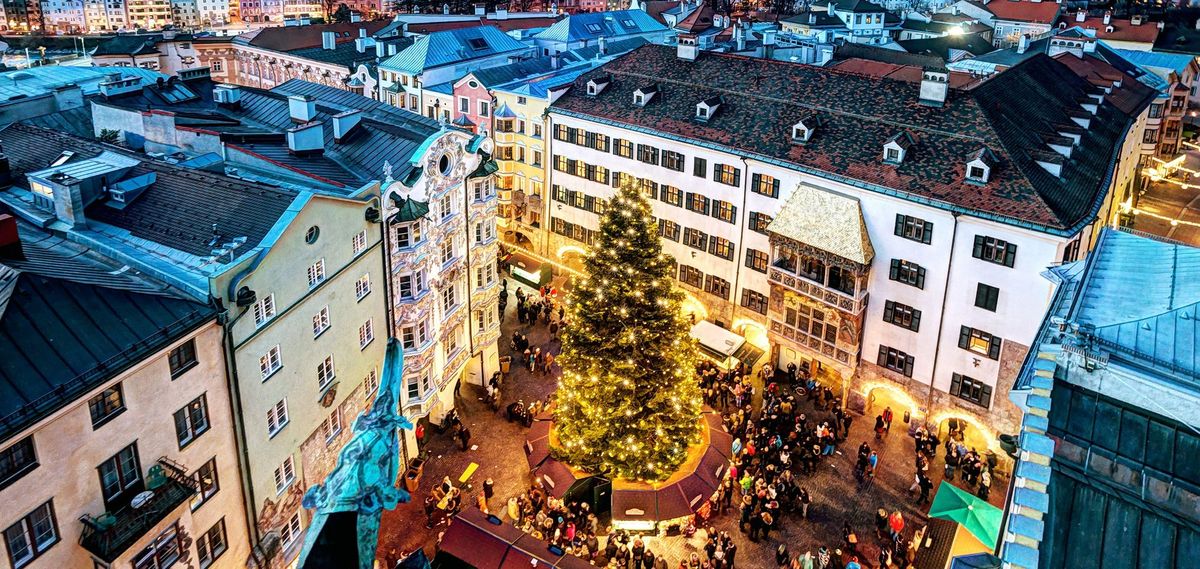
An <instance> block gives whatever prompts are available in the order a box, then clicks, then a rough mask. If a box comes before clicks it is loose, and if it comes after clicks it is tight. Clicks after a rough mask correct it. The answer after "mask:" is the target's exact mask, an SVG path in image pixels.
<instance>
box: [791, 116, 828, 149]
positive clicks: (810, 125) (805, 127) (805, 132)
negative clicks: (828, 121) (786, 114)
mask: <svg viewBox="0 0 1200 569" xmlns="http://www.w3.org/2000/svg"><path fill="white" fill-rule="evenodd" d="M823 122H824V121H823V120H822V119H821V117H820V116H819V115H807V116H805V117H804V118H802V119H800V120H799V121H798V122H797V123H796V124H794V125H792V142H794V143H796V144H804V143H805V142H808V141H809V140H812V137H813V132H814V131H816V129H817V128H818V127H820V126H821V124H822V123H823Z"/></svg>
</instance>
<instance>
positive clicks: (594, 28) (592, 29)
mask: <svg viewBox="0 0 1200 569" xmlns="http://www.w3.org/2000/svg"><path fill="white" fill-rule="evenodd" d="M602 30H603V28H601V27H600V24H588V25H587V31H589V32H592V33H593V34H598V33H600V32H601V31H602Z"/></svg>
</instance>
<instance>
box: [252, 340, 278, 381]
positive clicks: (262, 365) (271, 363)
mask: <svg viewBox="0 0 1200 569" xmlns="http://www.w3.org/2000/svg"><path fill="white" fill-rule="evenodd" d="M281 367H283V357H282V356H280V354H279V346H278V345H276V346H273V347H272V348H271V349H269V350H267V353H266V354H264V355H263V357H261V358H259V359H258V369H259V371H260V372H261V373H262V379H263V380H264V381H265V380H266V379H267V378H268V377H271V374H273V373H275V372H277V371H279V368H281Z"/></svg>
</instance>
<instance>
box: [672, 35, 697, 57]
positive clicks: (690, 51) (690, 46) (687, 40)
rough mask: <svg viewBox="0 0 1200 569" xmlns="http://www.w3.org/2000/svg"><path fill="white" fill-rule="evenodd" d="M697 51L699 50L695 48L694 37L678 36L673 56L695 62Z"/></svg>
mask: <svg viewBox="0 0 1200 569" xmlns="http://www.w3.org/2000/svg"><path fill="white" fill-rule="evenodd" d="M699 51H700V50H699V48H698V47H697V46H696V36H694V35H692V34H679V44H678V45H677V46H676V47H675V55H676V56H678V57H679V59H686V60H688V61H696V56H697V55H699Z"/></svg>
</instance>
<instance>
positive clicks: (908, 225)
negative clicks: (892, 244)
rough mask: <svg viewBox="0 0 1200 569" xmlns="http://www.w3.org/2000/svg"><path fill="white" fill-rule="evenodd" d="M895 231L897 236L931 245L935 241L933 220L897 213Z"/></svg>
mask: <svg viewBox="0 0 1200 569" xmlns="http://www.w3.org/2000/svg"><path fill="white" fill-rule="evenodd" d="M895 233H896V236H897V237H903V238H904V239H908V240H909V241H916V242H917V243H924V244H926V245H929V244H930V243H932V242H933V222H932V221H925V220H924V219H921V218H919V217H915V216H911V215H905V214H903V213H897V214H896V228H895Z"/></svg>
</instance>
